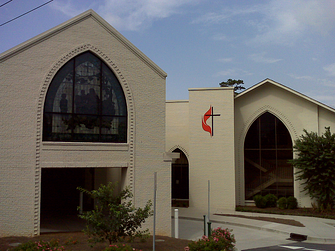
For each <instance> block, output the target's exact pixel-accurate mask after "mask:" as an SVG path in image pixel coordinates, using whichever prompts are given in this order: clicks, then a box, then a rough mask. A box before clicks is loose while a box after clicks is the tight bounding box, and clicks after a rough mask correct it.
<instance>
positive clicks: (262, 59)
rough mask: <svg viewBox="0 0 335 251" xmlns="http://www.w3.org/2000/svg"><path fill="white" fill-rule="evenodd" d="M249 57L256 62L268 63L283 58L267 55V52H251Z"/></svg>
mask: <svg viewBox="0 0 335 251" xmlns="http://www.w3.org/2000/svg"><path fill="white" fill-rule="evenodd" d="M249 59H250V60H252V61H254V62H256V63H266V64H273V63H277V62H279V61H281V60H282V59H275V58H269V57H265V52H262V53H255V54H251V55H249Z"/></svg>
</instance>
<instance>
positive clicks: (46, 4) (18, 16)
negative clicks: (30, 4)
mask: <svg viewBox="0 0 335 251" xmlns="http://www.w3.org/2000/svg"><path fill="white" fill-rule="evenodd" d="M11 1H12V0H11ZM52 1H53V0H50V1H48V2H46V3H44V4H41V5H40V6H37V7H36V8H34V9H32V10H30V11H27V12H25V13H23V14H22V15H20V16H17V17H15V18H13V19H11V20H9V21H7V22H5V23H2V24H0V27H1V26H3V25H5V24H8V23H10V22H12V21H14V20H16V19H18V18H20V17H22V16H24V15H27V14H28V13H30V12H33V11H34V10H37V9H39V8H41V7H42V6H44V5H47V4H48V3H51V2H52Z"/></svg>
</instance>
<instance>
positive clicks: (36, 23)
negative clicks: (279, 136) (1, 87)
mask: <svg viewBox="0 0 335 251" xmlns="http://www.w3.org/2000/svg"><path fill="white" fill-rule="evenodd" d="M48 1H49V0H34V1H27V0H11V1H9V0H0V6H1V5H3V4H5V3H7V2H8V3H7V4H5V5H3V6H1V7H0V53H2V52H5V51H6V50H8V49H10V48H12V47H14V46H16V45H18V44H20V43H22V42H24V41H26V40H28V39H30V38H32V37H34V36H37V35H38V34H40V33H42V32H44V31H47V30H49V29H51V28H53V27H54V26H56V25H59V24H61V23H63V22H65V21H67V20H68V19H70V18H72V17H75V16H76V15H78V14H80V13H82V12H84V11H86V10H88V9H93V10H94V11H96V12H97V13H98V14H99V15H100V16H101V17H102V18H104V19H105V20H106V21H108V22H109V23H110V24H111V25H112V26H113V27H114V28H116V29H117V30H118V31H119V32H120V33H121V34H122V35H124V36H125V37H126V38H127V39H128V40H129V41H130V42H132V43H133V44H134V45H135V46H136V47H137V48H139V49H140V50H141V51H142V52H143V53H144V54H146V55H147V56H148V57H149V58H150V59H151V60H152V61H153V62H155V63H156V64H157V65H158V66H159V67H160V68H162V69H163V70H164V71H165V72H166V73H167V74H168V77H167V80H166V98H167V100H180V99H183V100H184V99H188V88H201V87H219V83H220V82H222V81H227V79H242V80H243V81H244V86H245V87H246V88H249V87H251V86H253V85H255V84H257V83H259V82H261V81H263V80H264V79H266V78H270V79H272V80H274V81H276V82H278V83H280V84H283V85H285V86H287V87H289V88H291V89H294V90H296V91H298V92H300V93H302V94H304V95H307V96H309V97H311V98H313V99H315V100H317V101H319V102H322V103H324V104H326V105H328V106H331V107H333V108H335V14H334V13H335V0H294V1H293V0H249V1H247V0H245V1H242V0H241V1H236V0H95V1H92V0H53V1H52V2H50V3H48V4H46V5H44V6H43V7H41V8H39V9H37V10H35V11H33V12H31V13H29V14H27V15H24V16H22V17H20V18H18V19H16V20H14V21H11V22H9V23H7V24H3V23H5V22H7V21H9V20H11V19H13V18H15V17H17V16H19V15H21V14H23V13H25V12H27V11H29V10H32V9H34V8H36V7H38V6H40V5H42V4H44V3H47V2H48ZM1 24H3V25H1ZM0 79H1V76H0Z"/></svg>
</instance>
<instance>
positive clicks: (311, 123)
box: [166, 79, 335, 213]
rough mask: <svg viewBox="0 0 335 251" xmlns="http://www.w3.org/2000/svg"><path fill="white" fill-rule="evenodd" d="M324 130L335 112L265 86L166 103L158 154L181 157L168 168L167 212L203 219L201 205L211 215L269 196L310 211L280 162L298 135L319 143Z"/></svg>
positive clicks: (195, 92) (203, 92)
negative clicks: (162, 149) (182, 209)
mask: <svg viewBox="0 0 335 251" xmlns="http://www.w3.org/2000/svg"><path fill="white" fill-rule="evenodd" d="M325 127H330V129H331V131H332V132H334V130H335V109H333V108H331V107H329V106H326V105H324V104H322V103H320V102H317V101H315V100H313V99H311V98H309V97H307V96H305V95H303V94H301V93H299V92H296V91H294V90H292V89H290V88H288V87H286V86H284V85H282V84H279V83H277V82H275V81H273V80H270V79H265V80H264V81H262V82H260V83H258V84H256V85H254V86H253V87H251V88H249V89H247V90H245V91H243V92H242V93H239V94H237V95H235V94H234V88H232V87H230V88H229V87H219V88H197V89H189V100H180V101H167V103H166V150H167V151H168V152H176V153H179V154H180V156H181V157H180V158H179V159H177V160H175V161H173V163H172V205H174V206H189V207H196V208H198V209H201V210H202V211H204V212H207V208H208V197H209V198H210V210H211V212H213V213H215V212H218V211H220V210H221V209H231V210H234V209H235V206H237V205H241V206H243V205H251V204H253V196H254V195H256V194H263V195H266V194H268V193H272V194H275V195H276V196H277V197H289V196H294V197H296V198H297V200H298V205H299V206H300V207H311V200H310V197H309V196H308V195H306V193H305V192H302V190H303V188H304V187H303V186H302V185H301V182H300V181H296V179H295V177H294V173H295V170H293V167H292V165H290V164H288V160H289V159H292V158H294V155H295V153H294V152H293V145H294V141H295V140H297V139H298V138H299V137H300V136H301V135H302V134H304V133H303V130H304V129H306V130H307V131H308V132H311V131H312V132H317V133H318V134H320V135H321V134H322V133H324V132H325ZM208 190H210V193H208ZM208 194H209V195H208Z"/></svg>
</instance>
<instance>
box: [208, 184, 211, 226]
mask: <svg viewBox="0 0 335 251" xmlns="http://www.w3.org/2000/svg"><path fill="white" fill-rule="evenodd" d="M210 205H211V181H210V180H208V221H210V217H211V211H210Z"/></svg>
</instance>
